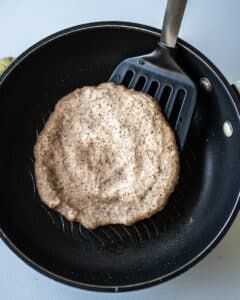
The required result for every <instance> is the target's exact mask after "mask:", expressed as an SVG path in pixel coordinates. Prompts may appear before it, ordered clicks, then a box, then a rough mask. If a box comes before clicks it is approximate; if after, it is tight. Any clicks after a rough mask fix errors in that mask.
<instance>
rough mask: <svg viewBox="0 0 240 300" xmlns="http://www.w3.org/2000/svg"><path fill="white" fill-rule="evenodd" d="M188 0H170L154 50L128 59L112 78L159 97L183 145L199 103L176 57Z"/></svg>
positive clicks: (114, 80) (119, 82) (116, 69)
mask: <svg viewBox="0 0 240 300" xmlns="http://www.w3.org/2000/svg"><path fill="white" fill-rule="evenodd" d="M186 2H187V0H168V3H167V8H166V12H165V17H164V21H163V28H162V34H161V38H160V42H159V43H158V46H157V48H156V49H155V50H154V51H153V52H151V53H150V54H146V55H143V56H138V57H132V58H128V59H125V60H124V61H122V62H121V63H120V64H119V65H118V66H117V67H116V68H115V70H114V72H113V73H112V75H111V77H110V80H109V81H112V82H115V83H116V84H124V85H125V86H127V87H128V88H132V89H135V90H139V91H142V92H145V93H148V94H150V95H151V96H153V97H155V98H156V99H157V100H158V101H159V103H160V106H161V109H162V111H163V112H164V113H165V116H166V118H167V119H168V121H169V122H170V124H171V126H172V127H173V128H174V130H175V132H176V134H177V137H178V143H179V146H180V149H182V148H183V146H184V143H185V140H186V136H187V133H188V130H189V126H190V122H191V119H192V115H193V111H194V107H195V105H196V88H195V85H194V83H193V82H192V80H191V79H190V78H189V77H188V76H187V75H186V74H185V73H184V72H183V70H182V69H181V68H180V67H179V66H178V64H177V63H176V61H175V59H174V52H175V51H174V50H175V45H176V41H177V35H178V32H179V29H180V25H181V21H182V17H183V13H184V10H185V6H186Z"/></svg>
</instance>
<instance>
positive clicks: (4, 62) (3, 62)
mask: <svg viewBox="0 0 240 300" xmlns="http://www.w3.org/2000/svg"><path fill="white" fill-rule="evenodd" d="M13 60H14V58H13V57H4V58H0V75H1V74H2V73H3V72H4V71H5V70H6V69H7V67H8V66H9V65H10V64H11V62H12V61H13Z"/></svg>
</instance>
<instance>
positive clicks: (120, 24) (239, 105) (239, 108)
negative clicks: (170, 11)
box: [0, 21, 240, 292]
mask: <svg viewBox="0 0 240 300" xmlns="http://www.w3.org/2000/svg"><path fill="white" fill-rule="evenodd" d="M114 27H116V28H125V29H130V30H136V31H142V32H145V33H149V34H151V35H155V36H157V37H159V36H160V33H161V31H160V30H159V29H156V28H154V27H151V26H146V25H143V24H138V23H132V22H124V21H103V22H92V23H86V24H82V25H77V26H74V27H70V28H67V29H64V30H61V31H58V32H56V33H54V34H52V35H50V36H48V37H46V38H44V39H42V40H40V41H39V42H37V43H35V44H34V45H33V46H31V47H30V48H29V49H27V50H26V51H25V52H23V53H22V54H21V55H20V56H18V57H17V58H16V59H15V60H14V61H13V63H12V64H11V65H10V66H9V67H8V68H7V70H5V72H4V73H3V74H2V75H1V76H0V86H1V85H2V84H3V83H4V81H5V80H6V79H7V77H8V75H9V74H10V73H11V72H12V71H14V69H15V68H16V67H17V66H18V65H19V64H20V63H21V62H22V61H23V60H24V59H26V58H27V57H28V56H29V55H31V54H32V53H33V52H35V51H36V50H38V49H39V48H41V47H44V46H45V45H46V44H49V43H51V42H54V41H55V40H57V39H60V38H62V37H64V36H66V35H69V34H72V33H75V32H81V31H87V30H95V29H98V28H114ZM178 44H180V45H181V46H182V47H183V48H184V49H186V50H187V51H188V52H190V53H191V55H194V56H196V57H197V58H198V59H199V60H201V62H203V63H204V64H206V65H207V66H208V68H209V69H211V71H212V72H213V73H214V75H215V76H216V77H217V79H218V80H219V81H221V83H222V85H223V86H224V89H225V91H226V92H227V94H228V95H229V100H230V101H231V102H232V104H233V106H234V109H235V111H236V114H237V116H238V119H239V122H240V102H239V101H238V99H237V95H236V94H235V93H234V91H233V90H232V89H231V86H230V84H229V83H228V81H227V80H226V79H225V77H224V76H223V75H222V74H221V72H220V71H219V70H218V69H217V68H216V67H215V66H214V65H213V64H212V63H211V62H210V61H209V60H208V59H207V58H206V57H205V56H204V55H203V54H202V53H200V52H199V51H198V50H196V49H195V48H194V47H192V46H191V45H189V44H188V43H186V42H184V41H182V40H181V39H180V40H179V41H178ZM239 200H240V192H239V194H238V196H237V199H236V200H235V202H234V206H233V209H232V211H231V213H230V214H229V216H228V218H227V220H226V221H225V223H224V225H223V226H222V228H221V230H220V231H219V232H218V234H217V235H216V236H215V238H214V239H213V240H212V241H211V243H209V245H208V246H207V247H206V248H205V249H203V250H202V251H201V252H200V253H199V254H198V255H196V256H195V257H194V258H192V259H191V260H190V261H189V262H187V263H186V264H184V265H182V266H181V267H180V268H178V269H176V270H174V271H172V272H170V273H168V274H165V275H163V276H160V277H157V278H155V279H151V280H148V281H144V282H139V283H134V284H129V285H120V286H116V285H95V284H87V283H82V282H78V281H75V280H71V279H68V278H66V277H64V276H61V275H58V274H56V273H54V272H51V271H49V270H48V269H46V268H44V267H42V266H40V265H39V264H37V263H36V262H34V261H33V260H32V259H31V258H29V257H28V256H26V255H25V254H24V253H23V252H22V251H21V250H20V249H19V248H17V247H16V246H15V245H14V243H13V242H12V241H11V240H10V238H9V237H7V235H6V234H5V233H4V231H3V230H2V228H0V237H1V238H2V240H3V241H4V242H5V243H6V245H7V246H8V247H9V248H10V249H11V250H12V251H13V252H14V253H15V254H17V256H18V257H20V258H21V259H22V260H23V261H24V262H25V263H27V264H28V265H30V266H31V267H32V268H34V269H35V270H37V271H39V272H40V273H42V274H44V275H46V276H48V277H50V278H52V279H54V280H56V281H58V282H61V283H65V284H68V285H71V286H73V287H78V288H84V289H88V290H95V291H102V292H107V291H109V292H110V291H111V292H118V291H130V290H136V289H141V288H144V287H150V286H153V285H156V284H158V283H160V282H163V281H167V280H169V279H171V278H173V277H176V276H177V275H180V274H181V273H183V272H185V271H187V270H188V269H189V268H191V267H192V266H194V265H195V264H197V263H198V262H199V261H200V260H201V259H203V258H204V257H205V256H206V255H207V254H208V253H209V252H210V251H211V250H212V249H213V248H214V247H215V246H216V245H217V244H218V242H220V240H221V239H222V238H223V236H224V235H225V234H226V232H227V231H228V229H229V227H230V226H231V224H232V222H233V221H234V219H235V217H236V215H237V213H238V210H239V209H240V201H239Z"/></svg>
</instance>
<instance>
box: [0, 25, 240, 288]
mask: <svg viewBox="0 0 240 300" xmlns="http://www.w3.org/2000/svg"><path fill="white" fill-rule="evenodd" d="M158 40H159V31H158V30H156V29H154V28H150V27H146V26H142V25H137V24H131V23H119V22H110V23H94V24H87V25H82V26H78V27H74V28H71V29H67V30H65V31H62V32H60V33H57V34H55V35H52V36H50V37H48V38H47V39H45V40H43V41H41V42H39V43H38V44H36V45H34V46H33V47H32V48H30V49H29V50H27V51H26V52H25V53H24V54H23V55H21V56H20V57H19V58H18V59H16V60H15V62H14V63H13V64H12V65H11V67H10V68H9V69H8V70H7V71H6V72H5V73H4V74H3V76H2V77H1V79H0V99H1V111H2V115H1V119H0V128H1V131H0V140H1V145H2V146H1V150H0V151H1V152H0V154H1V174H2V176H1V201H0V228H1V230H0V232H1V236H2V238H3V239H4V241H5V242H6V243H7V244H8V245H9V246H10V247H11V248H12V249H13V250H14V251H15V253H16V254H18V255H19V256H20V257H21V258H23V259H24V260H25V261H26V262H27V263H28V264H30V265H31V266H33V267H34V268H35V269H37V270H39V271H40V272H42V273H44V274H46V275H48V276H50V277H52V278H54V279H57V280H59V281H62V282H64V283H67V284H70V285H74V286H77V287H82V288H87V289H95V290H102V291H103V290H104V291H107V290H108V291H121V290H130V289H136V288H142V287H145V286H150V285H153V284H156V283H159V282H162V281H164V280H167V279H169V278H171V277H174V276H176V275H177V274H179V273H181V272H183V271H184V270H187V269H188V268H189V267H190V266H192V265H193V264H195V263H196V262H197V261H199V260H200V259H201V258H202V257H204V256H205V255H206V254H207V253H208V252H209V251H210V249H212V248H213V246H214V245H216V244H217V242H218V241H219V240H220V238H221V237H222V236H223V235H224V233H225V232H226V231H227V229H228V227H229V225H230V224H231V223H232V221H233V218H234V216H235V215H236V213H237V211H238V208H239V207H238V206H239V190H240V183H239V177H240V174H239V173H240V167H239V153H240V139H239V132H240V119H239V117H240V116H239V103H238V99H237V97H236V94H235V93H234V91H233V89H232V88H231V86H230V85H229V84H228V82H227V81H226V80H225V79H224V77H223V76H222V75H221V74H220V72H219V71H218V70H217V69H216V68H215V67H214V66H213V65H212V64H211V63H210V62H209V61H208V60H207V59H206V58H205V57H204V56H203V55H202V54H200V53H199V52H198V51H197V50H195V49H194V48H192V47H190V46H189V45H188V44H186V43H184V42H182V41H180V42H179V44H178V51H177V60H178V63H179V64H180V65H181V67H182V68H183V69H184V70H185V72H187V74H188V75H189V76H190V77H191V78H192V79H193V80H194V82H195V84H196V86H197V88H198V100H197V109H196V113H195V116H194V119H193V121H192V126H191V129H190V133H189V136H188V141H187V145H186V147H185V150H184V152H183V153H182V158H181V159H182V162H181V179H180V183H179V185H178V187H177V189H176V191H175V193H174V195H173V196H172V199H171V201H170V202H169V205H168V206H167V207H166V208H165V209H164V210H163V211H162V212H160V213H158V214H156V215H155V216H153V217H152V218H150V219H148V220H145V221H142V222H139V223H137V224H135V225H133V226H130V227H126V226H121V225H114V226H105V227H101V228H99V229H97V230H94V231H88V230H86V229H84V228H83V227H82V226H79V225H78V224H76V223H70V222H67V221H66V220H65V219H64V218H62V217H61V216H60V215H59V214H58V213H56V212H54V211H52V210H50V209H48V208H46V206H44V204H42V202H40V200H39V196H38V193H37V191H36V188H35V182H34V172H33V145H34V143H35V141H36V134H38V132H39V130H41V129H42V127H43V125H44V123H45V121H46V119H47V118H48V115H49V113H50V112H51V111H52V110H53V108H54V105H55V103H56V101H57V100H58V99H59V98H60V97H62V96H63V95H65V94H67V93H68V92H70V91H72V90H73V89H75V88H77V87H81V86H83V85H86V84H88V85H89V84H98V83H100V82H103V81H107V80H108V78H109V76H110V74H111V72H112V71H113V69H114V67H115V66H116V65H117V64H118V63H119V62H120V61H122V60H123V59H124V58H126V57H130V56H135V55H141V54H143V53H148V52H150V51H151V50H152V49H154V47H155V46H156V43H157V41H158ZM203 77H204V78H207V79H208V80H209V81H210V83H211V85H212V90H211V89H209V84H208V85H207V84H206V85H203V87H202V86H200V84H199V81H200V79H201V78H203ZM202 82H205V83H206V79H205V81H204V80H203V81H202ZM204 87H205V88H204ZM225 121H230V122H231V124H232V127H233V134H232V136H231V137H226V136H225V135H224V132H223V124H224V122H225Z"/></svg>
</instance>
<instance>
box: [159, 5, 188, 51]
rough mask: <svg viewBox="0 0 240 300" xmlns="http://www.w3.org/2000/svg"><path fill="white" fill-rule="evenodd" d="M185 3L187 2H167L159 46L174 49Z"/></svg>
mask: <svg viewBox="0 0 240 300" xmlns="http://www.w3.org/2000/svg"><path fill="white" fill-rule="evenodd" d="M186 3H187V0H168V2H167V7H166V11H165V16H164V20H163V26H162V34H161V38H160V44H161V45H163V46H165V47H168V48H175V45H176V42H177V37H178V32H179V29H180V26H181V23H182V17H183V14H184V10H185V7H186Z"/></svg>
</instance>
